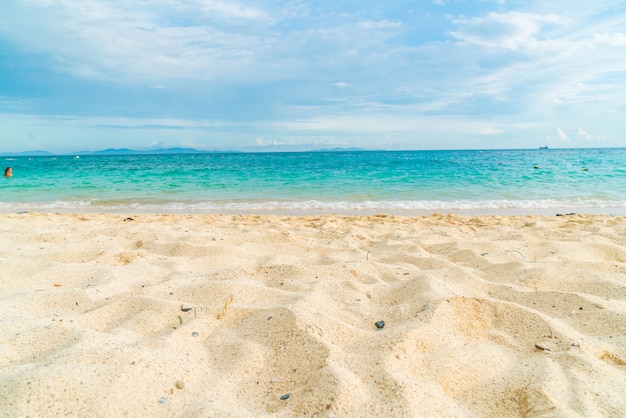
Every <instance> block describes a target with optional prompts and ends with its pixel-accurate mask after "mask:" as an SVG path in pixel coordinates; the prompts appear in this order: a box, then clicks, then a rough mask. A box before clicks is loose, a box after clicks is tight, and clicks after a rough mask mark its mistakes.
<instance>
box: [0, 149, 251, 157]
mask: <svg viewBox="0 0 626 418" xmlns="http://www.w3.org/2000/svg"><path fill="white" fill-rule="evenodd" d="M238 152H240V151H220V150H199V149H195V148H179V147H176V148H158V149H147V150H134V149H130V148H108V149H104V150H98V151H74V152H67V153H51V152H48V151H22V152H5V153H0V155H2V156H7V157H19V156H22V157H38V156H52V155H135V154H209V153H221V154H224V153H238Z"/></svg>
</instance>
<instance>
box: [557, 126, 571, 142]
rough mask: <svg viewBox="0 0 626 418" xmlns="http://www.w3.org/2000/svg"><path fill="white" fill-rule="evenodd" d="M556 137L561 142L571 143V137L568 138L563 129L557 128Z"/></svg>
mask: <svg viewBox="0 0 626 418" xmlns="http://www.w3.org/2000/svg"><path fill="white" fill-rule="evenodd" d="M556 137H557V139H559V140H560V141H564V142H569V140H570V139H569V136H567V134H566V133H565V131H563V129H561V128H557V129H556Z"/></svg>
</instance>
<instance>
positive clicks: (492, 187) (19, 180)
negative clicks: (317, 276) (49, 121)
mask: <svg viewBox="0 0 626 418" xmlns="http://www.w3.org/2000/svg"><path fill="white" fill-rule="evenodd" d="M1 160H3V162H4V165H5V166H12V167H13V173H14V177H12V178H2V179H0V211H2V212H18V211H55V212H101V211H105V212H128V211H133V212H168V213H216V212H220V213H242V212H243V213H245V212H251V213H293V214H312V213H344V214H362V213H378V212H387V213H399V214H423V213H429V212H434V211H437V212H459V213H463V212H475V213H503V214H504V213H510V212H514V213H537V212H538V213H551V212H560V211H576V212H590V213H606V214H626V149H622V148H620V149H571V150H492V151H393V152H392V151H385V152H382V151H381V152H378V151H376V152H374V151H372V152H310V153H257V154H254V153H245V154H243V153H242V154H213V153H211V154H170V155H114V156H113V155H110V156H109V155H82V156H80V158H76V157H75V156H56V157H1Z"/></svg>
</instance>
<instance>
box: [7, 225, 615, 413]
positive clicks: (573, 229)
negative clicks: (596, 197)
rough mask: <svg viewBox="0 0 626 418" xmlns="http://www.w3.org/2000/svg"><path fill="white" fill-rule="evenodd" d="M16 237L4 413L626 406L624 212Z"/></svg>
mask: <svg viewBox="0 0 626 418" xmlns="http://www.w3.org/2000/svg"><path fill="white" fill-rule="evenodd" d="M0 232H1V234H0V266H1V268H0V298H1V303H0V325H1V326H0V416H6V417H17V416H28V417H58V416H64V417H121V416H129V417H174V416H176V417H196V416H198V417H207V416H220V417H221V416H234V417H235V416H236V417H248V416H250V417H256V416H285V417H286V416H322V417H357V416H361V417H367V416H380V417H390V416H395V417H397V416H416V417H419V416H429V417H433V416H436V417H438V416H446V417H447V416H455V417H504V416H506V417H516V416H520V417H548V416H549V417H555V416H556V417H559V416H563V417H576V416H580V417H600V416H606V417H619V416H626V218H625V217H611V216H601V215H568V216H520V217H505V216H467V217H460V216H448V215H431V216H425V217H416V218H409V217H394V216H386V215H377V216H362V217H341V216H330V215H329V216H315V217H286V216H251V215H249V216H230V215H188V216H187V215H140V214H129V215H119V214H106V215H105V214H102V215H100V214H98V215H95V214H94V215H91V214H88V215H71V214H37V213H23V214H2V215H0ZM218 317H219V318H218ZM379 321H384V326H383V327H382V328H380V329H379V328H377V326H376V325H375V324H376V323H377V322H379ZM379 325H382V324H381V323H379Z"/></svg>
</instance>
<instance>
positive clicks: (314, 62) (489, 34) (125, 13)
mask: <svg viewBox="0 0 626 418" xmlns="http://www.w3.org/2000/svg"><path fill="white" fill-rule="evenodd" d="M625 117H626V1H613V0H594V1H588V0H585V1H582V0H553V1H551V0H541V1H533V0H528V1H517V0H511V1H509V0H476V1H470V0H466V1H462V0H419V1H418V0H412V1H408V0H394V1H380V0H376V1H374V0H335V1H313V0H272V1H269V0H252V1H239V0H137V1H129V0H108V1H107V0H2V1H1V4H0V153H2V152H20V151H33V150H47V151H50V152H56V153H71V152H73V151H85V150H87V151H88V150H101V149H106V148H132V149H153V148H169V147H192V148H197V149H202V150H239V151H288V150H293V151H300V150H310V149H322V148H351V147H356V148H366V149H391V150H394V149H416V150H417V149H499V148H536V147H540V146H550V147H554V148H568V147H624V146H626V122H625V121H624V119H625Z"/></svg>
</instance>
